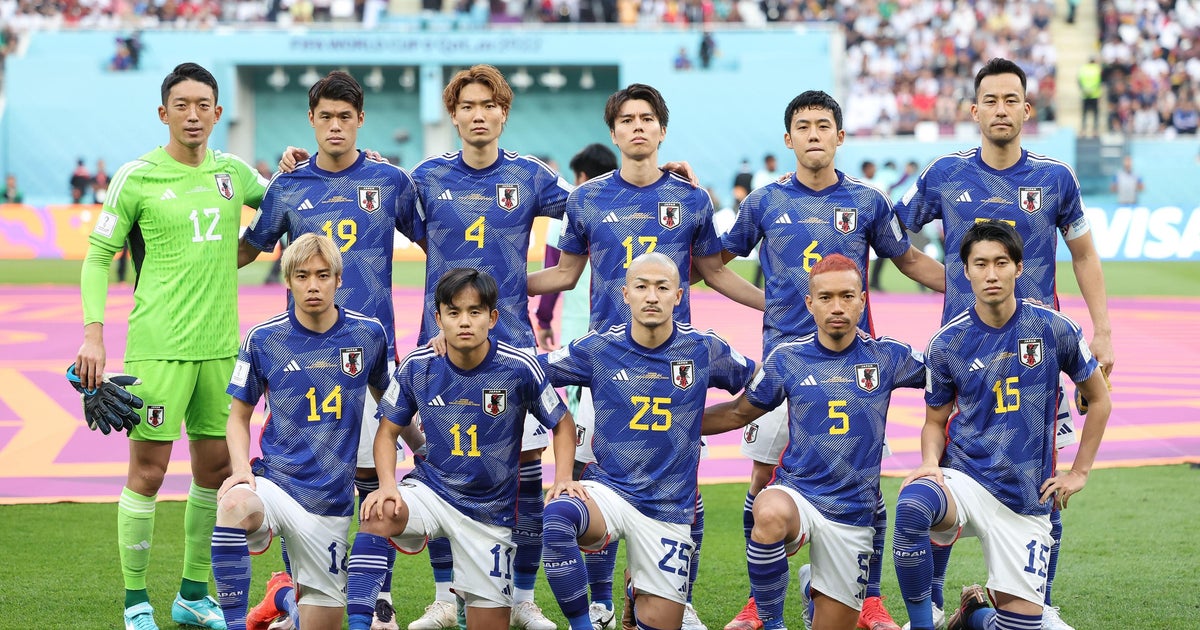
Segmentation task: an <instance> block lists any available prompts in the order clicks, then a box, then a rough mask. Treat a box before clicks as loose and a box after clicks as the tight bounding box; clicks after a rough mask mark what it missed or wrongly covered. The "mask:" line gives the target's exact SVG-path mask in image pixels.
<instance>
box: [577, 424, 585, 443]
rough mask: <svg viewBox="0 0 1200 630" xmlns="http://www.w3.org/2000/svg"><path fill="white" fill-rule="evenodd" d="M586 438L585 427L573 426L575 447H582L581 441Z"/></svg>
mask: <svg viewBox="0 0 1200 630" xmlns="http://www.w3.org/2000/svg"><path fill="white" fill-rule="evenodd" d="M586 436H587V427H583V426H579V425H578V424H577V425H575V447H576V448H578V447H580V446H583V439H584V437H586Z"/></svg>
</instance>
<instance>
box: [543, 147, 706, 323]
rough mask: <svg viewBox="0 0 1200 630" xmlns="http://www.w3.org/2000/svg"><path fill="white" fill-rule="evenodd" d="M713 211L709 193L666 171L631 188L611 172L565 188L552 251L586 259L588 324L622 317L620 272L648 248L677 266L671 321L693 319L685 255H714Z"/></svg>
mask: <svg viewBox="0 0 1200 630" xmlns="http://www.w3.org/2000/svg"><path fill="white" fill-rule="evenodd" d="M712 216H713V207H712V200H711V199H709V197H708V193H707V192H706V191H705V190H704V189H703V188H695V187H693V186H692V185H691V183H690V182H688V181H687V180H686V179H683V178H682V177H679V176H678V175H674V174H670V173H668V174H664V175H663V176H662V177H660V178H659V179H658V181H656V182H654V183H653V184H650V185H649V186H634V185H633V184H630V183H628V182H626V181H625V180H623V179H621V173H620V171H613V172H611V173H608V174H607V175H601V176H600V177H596V178H593V179H590V180H588V181H587V182H586V183H584V184H582V185H580V187H579V188H578V189H577V190H576V191H575V192H573V193H571V197H570V199H568V200H567V219H566V220H565V221H564V222H563V233H562V236H561V237H560V238H559V239H558V248H559V249H561V250H562V251H564V252H569V253H572V254H577V255H581V256H588V257H589V258H590V260H591V266H592V279H591V282H592V286H591V290H592V323H591V329H592V330H608V329H609V328H610V327H612V326H617V325H620V324H622V323H624V322H626V321H628V320H629V306H628V305H627V304H625V301H624V298H623V297H622V293H621V287H623V286H625V270H626V269H628V268H629V264H630V263H631V262H632V261H633V259H634V258H637V257H638V256H640V255H642V254H645V253H648V252H658V253H660V254H663V255H665V256H667V257H668V258H670V259H671V260H673V261H675V264H676V265H678V266H679V277H680V279H681V280H682V282H681V285H682V286H683V301H682V302H681V303H680V304H679V306H676V307H675V321H680V322H690V321H692V312H691V307H690V306H689V299H688V298H689V295H690V293H689V287H688V278H689V277H690V274H691V267H692V257H693V256H710V255H712V254H719V253H720V252H721V239H720V238H719V237H717V232H716V230H715V229H714V228H713V223H712Z"/></svg>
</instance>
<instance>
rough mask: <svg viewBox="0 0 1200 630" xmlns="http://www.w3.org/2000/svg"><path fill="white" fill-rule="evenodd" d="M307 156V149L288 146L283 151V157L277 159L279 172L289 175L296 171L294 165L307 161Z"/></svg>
mask: <svg viewBox="0 0 1200 630" xmlns="http://www.w3.org/2000/svg"><path fill="white" fill-rule="evenodd" d="M309 155H310V154H309V152H308V149H303V148H301V147H293V146H289V147H288V148H286V149H284V150H283V157H281V158H279V170H280V171H282V172H284V173H291V172H292V171H294V170H296V165H297V164H299V163H301V162H303V161H304V160H307V159H308V158H309Z"/></svg>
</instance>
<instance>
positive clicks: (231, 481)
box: [217, 470, 257, 501]
mask: <svg viewBox="0 0 1200 630" xmlns="http://www.w3.org/2000/svg"><path fill="white" fill-rule="evenodd" d="M243 483H244V484H246V485H248V486H250V489H251V490H255V489H256V488H257V486H256V484H255V483H254V473H253V472H252V471H250V470H234V471H233V473H232V474H230V475H229V477H227V478H226V479H225V481H224V482H223V483H221V488H220V489H219V490H217V500H218V501H220V500H221V498H222V497H224V496H225V493H226V492H229V491H230V490H231V489H232V488H233V487H234V486H237V485H239V484H243Z"/></svg>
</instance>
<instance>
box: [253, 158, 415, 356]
mask: <svg viewBox="0 0 1200 630" xmlns="http://www.w3.org/2000/svg"><path fill="white" fill-rule="evenodd" d="M419 204H420V201H419V200H418V199H417V195H416V189H415V187H414V186H413V182H412V180H411V179H410V178H409V177H408V173H405V172H404V170H403V169H401V168H399V167H397V166H393V165H391V164H387V163H386V162H378V161H375V160H371V159H368V158H367V156H366V153H362V152H360V153H359V155H358V160H357V161H356V162H355V163H354V165H353V166H351V167H349V168H347V169H345V170H342V171H339V172H337V173H331V172H329V171H325V170H322V169H320V168H318V167H317V160H316V157H315V156H314V157H313V158H312V159H310V160H308V161H307V162H301V163H300V164H298V165H297V166H296V170H295V171H293V172H291V173H279V174H277V175H275V177H274V178H272V179H271V184H270V185H269V186H268V187H267V192H266V195H265V196H264V197H263V202H262V205H261V206H260V207H259V209H258V213H257V214H255V216H254V220H253V221H251V223H250V227H249V228H247V229H246V234H245V238H246V242H247V243H249V244H250V245H252V246H254V247H256V248H258V249H260V250H262V251H271V250H272V249H275V243H277V242H279V239H280V238H281V237H282V236H284V235H285V234H286V235H287V236H288V237H289V238H291V239H295V238H296V237H298V236H300V235H301V234H307V233H310V232H311V233H314V234H324V235H326V236H328V237H330V238H331V239H333V242H334V243H336V244H337V245H338V247H339V249H341V251H342V261H343V265H344V269H343V270H342V286H341V287H340V288H339V289H338V291H337V298H336V299H337V303H338V304H344V305H347V306H348V307H349V308H352V309H354V310H357V311H361V312H363V313H366V314H367V315H370V316H371V317H374V318H376V319H378V320H379V321H380V322H382V323H383V328H384V330H385V331H386V333H387V343H388V353H389V355H390V356H392V357H395V356H396V340H395V337H396V318H395V315H394V311H393V306H392V252H393V251H394V249H395V240H396V239H395V231H396V230H399V231H400V232H401V233H402V234H404V235H405V236H407V237H409V238H410V239H411V238H412V236H413V224H414V222H415V221H416V218H417V217H418V216H419V214H420V208H419V207H418V205H419ZM291 301H292V300H291V294H290V293H289V295H288V305H289V308H290V307H291Z"/></svg>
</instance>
